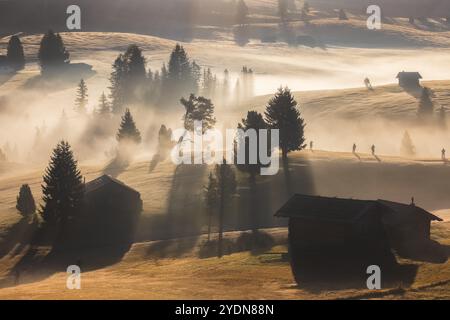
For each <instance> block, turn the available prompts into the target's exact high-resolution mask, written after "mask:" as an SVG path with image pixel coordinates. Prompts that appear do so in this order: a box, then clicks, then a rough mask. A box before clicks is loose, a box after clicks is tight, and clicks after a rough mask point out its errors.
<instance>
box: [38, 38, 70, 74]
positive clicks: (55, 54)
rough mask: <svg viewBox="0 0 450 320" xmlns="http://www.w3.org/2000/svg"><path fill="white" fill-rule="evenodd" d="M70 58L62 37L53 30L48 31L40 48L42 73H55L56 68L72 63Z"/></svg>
mask: <svg viewBox="0 0 450 320" xmlns="http://www.w3.org/2000/svg"><path fill="white" fill-rule="evenodd" d="M69 57H70V55H69V52H68V51H67V50H66V48H65V46H64V42H63V40H62V38H61V36H60V35H59V34H55V33H54V32H53V31H51V30H50V31H48V32H47V33H46V34H45V35H44V36H43V38H42V40H41V44H40V47H39V53H38V58H39V64H40V66H41V72H42V73H46V72H48V71H54V70H55V68H58V67H61V66H64V65H65V64H68V63H70V60H69Z"/></svg>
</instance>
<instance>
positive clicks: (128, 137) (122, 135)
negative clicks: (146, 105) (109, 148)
mask: <svg viewBox="0 0 450 320" xmlns="http://www.w3.org/2000/svg"><path fill="white" fill-rule="evenodd" d="M141 140H142V139H141V133H140V132H139V130H138V129H137V128H136V124H135V122H134V119H133V116H132V115H131V112H130V109H128V108H127V109H126V110H125V114H124V115H123V117H122V122H121V123H120V128H119V131H118V133H117V141H119V142H121V143H122V142H133V143H136V144H139V143H141Z"/></svg>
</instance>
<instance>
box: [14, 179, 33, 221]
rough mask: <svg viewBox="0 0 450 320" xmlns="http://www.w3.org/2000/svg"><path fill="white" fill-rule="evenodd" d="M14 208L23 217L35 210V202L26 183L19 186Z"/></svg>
mask: <svg viewBox="0 0 450 320" xmlns="http://www.w3.org/2000/svg"><path fill="white" fill-rule="evenodd" d="M16 209H17V210H18V211H19V212H20V214H21V215H22V216H24V217H27V216H30V215H32V214H34V213H35V212H36V203H35V201H34V198H33V194H32V193H31V189H30V186H29V185H28V184H24V185H22V186H21V187H20V191H19V195H18V196H17V204H16Z"/></svg>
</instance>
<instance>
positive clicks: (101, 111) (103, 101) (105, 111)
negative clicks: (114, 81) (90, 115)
mask: <svg viewBox="0 0 450 320" xmlns="http://www.w3.org/2000/svg"><path fill="white" fill-rule="evenodd" d="M96 111H97V114H98V115H101V116H107V115H109V114H110V113H111V106H110V105H109V102H108V98H107V97H106V95H105V93H104V92H102V94H101V96H100V98H99V100H98V108H97V110H96Z"/></svg>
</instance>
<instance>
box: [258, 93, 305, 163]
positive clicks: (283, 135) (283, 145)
mask: <svg viewBox="0 0 450 320" xmlns="http://www.w3.org/2000/svg"><path fill="white" fill-rule="evenodd" d="M265 116H266V122H267V124H268V125H269V127H270V128H271V129H278V130H279V134H280V149H281V152H282V156H283V159H286V158H287V155H288V153H289V152H291V151H296V150H302V149H304V148H305V147H306V144H305V134H304V129H305V121H304V120H303V118H302V117H301V114H300V111H299V110H298V105H297V101H295V100H294V97H293V96H292V94H291V91H290V90H289V88H287V87H286V88H284V89H283V88H279V89H278V92H277V93H276V94H275V97H273V98H272V99H270V101H269V103H268V105H267V107H266V112H265Z"/></svg>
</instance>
